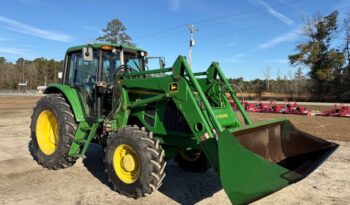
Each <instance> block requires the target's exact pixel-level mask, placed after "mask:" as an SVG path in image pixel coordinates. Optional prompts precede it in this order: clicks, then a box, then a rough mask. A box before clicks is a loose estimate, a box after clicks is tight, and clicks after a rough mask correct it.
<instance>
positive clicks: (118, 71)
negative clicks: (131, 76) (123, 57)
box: [114, 64, 138, 79]
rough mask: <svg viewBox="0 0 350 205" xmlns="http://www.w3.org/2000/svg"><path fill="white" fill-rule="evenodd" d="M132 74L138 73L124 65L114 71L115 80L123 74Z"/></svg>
mask: <svg viewBox="0 0 350 205" xmlns="http://www.w3.org/2000/svg"><path fill="white" fill-rule="evenodd" d="M133 72H138V71H137V70H136V69H134V68H132V67H131V66H129V65H125V64H124V65H121V66H119V67H118V68H116V69H115V71H114V76H115V79H117V78H121V77H122V76H123V75H124V74H125V73H133Z"/></svg>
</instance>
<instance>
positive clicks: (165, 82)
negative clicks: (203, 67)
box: [123, 56, 338, 204]
mask: <svg viewBox="0 0 350 205" xmlns="http://www.w3.org/2000/svg"><path fill="white" fill-rule="evenodd" d="M160 72H164V73H166V72H168V73H169V72H171V75H166V76H165V77H154V78H144V77H142V76H147V75H149V74H154V73H160ZM200 75H202V76H203V75H204V76H206V79H204V80H199V79H197V78H196V76H200ZM124 77H125V79H124V82H123V84H124V86H125V87H126V89H139V90H151V91H152V92H155V93H158V95H157V94H155V95H156V96H153V97H150V98H149V99H143V100H139V101H136V102H134V105H135V106H144V105H146V104H147V103H149V102H156V101H163V100H166V99H167V100H172V101H173V102H174V103H175V104H176V107H177V109H178V110H179V111H180V112H181V113H182V115H183V116H184V118H185V120H186V122H187V124H188V126H189V128H190V129H191V132H192V134H193V136H194V137H195V139H196V141H197V143H198V144H199V146H200V147H201V149H202V151H203V152H204V153H205V155H206V157H207V159H208V161H209V162H210V164H211V165H212V167H213V168H214V170H216V171H217V172H218V173H219V175H220V180H221V183H222V186H223V188H224V190H225V192H226V193H227V195H228V197H229V199H230V200H231V202H232V203H234V204H245V203H249V202H252V201H254V200H257V199H259V198H261V197H264V196H266V195H268V194H271V193H273V192H275V191H277V190H279V189H281V188H283V187H285V186H287V185H289V184H291V183H294V182H296V181H299V180H301V179H303V178H304V177H306V176H307V175H308V174H310V173H311V172H312V171H313V170H314V169H316V168H317V167H318V166H319V165H320V164H321V163H322V162H323V161H324V160H325V159H326V158H327V157H328V156H329V155H330V154H331V153H332V152H333V151H334V150H335V149H336V148H337V146H338V145H337V144H335V143H329V142H327V141H325V140H322V139H319V138H316V137H314V136H311V135H309V134H306V133H303V132H301V131H299V130H297V129H296V128H295V127H294V126H293V125H292V124H291V123H290V122H289V121H288V120H286V119H281V120H276V121H273V122H265V123H256V124H253V123H252V122H251V120H250V119H249V116H248V115H247V113H246V112H245V110H244V108H243V106H242V104H241V103H240V101H239V99H238V98H237V97H236V93H235V91H234V90H233V89H232V87H231V85H230V84H229V83H228V81H227V79H226V78H225V76H224V74H223V73H222V71H221V69H220V67H219V65H218V63H215V62H214V63H212V64H211V65H210V67H209V68H208V70H207V71H206V72H200V73H193V72H192V70H191V68H190V67H189V65H188V63H187V61H186V59H185V58H184V57H183V56H179V57H178V58H177V60H176V61H175V63H174V65H173V66H172V68H168V69H160V70H155V71H145V72H138V73H129V74H126V75H125V76H124ZM135 77H136V78H135ZM214 83H220V84H221V85H222V87H223V88H225V89H226V92H229V94H230V96H231V98H232V99H233V100H234V102H235V104H236V105H237V107H238V110H239V113H240V114H241V115H242V117H243V119H244V122H245V124H246V126H241V123H240V121H239V119H238V117H237V116H236V114H235V113H234V111H233V109H232V108H231V107H230V109H228V108H227V107H226V106H225V105H226V104H227V102H228V99H226V97H225V95H224V94H223V93H222V92H220V93H219V92H218V93H217V96H219V98H221V97H224V98H225V99H224V100H223V103H221V106H219V107H213V106H212V105H211V103H210V102H209V100H208V96H207V95H206V94H207V93H206V92H205V91H204V90H205V89H206V84H208V85H211V84H214ZM214 94H215V93H214ZM225 102H226V104H225ZM222 117H224V118H226V119H225V120H222V119H220V118H222ZM227 122H229V123H227Z"/></svg>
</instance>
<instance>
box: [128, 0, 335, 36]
mask: <svg viewBox="0 0 350 205" xmlns="http://www.w3.org/2000/svg"><path fill="white" fill-rule="evenodd" d="M312 3H313V4H312V5H305V6H301V7H294V8H292V9H282V10H281V9H280V10H279V11H291V10H298V9H302V8H307V7H311V6H314V5H315V3H314V2H312ZM324 3H326V4H328V3H334V1H332V0H330V1H329V2H324V1H323V2H322V4H324ZM319 4H320V3H319ZM281 5H286V4H285V3H279V4H274V5H271V6H273V7H276V6H281ZM260 11H264V9H263V8H258V9H251V10H245V11H242V12H234V13H231V14H226V15H222V16H216V17H212V18H206V19H201V20H197V21H192V22H191V23H193V24H197V25H198V24H202V23H205V22H210V21H215V20H218V19H224V18H229V17H233V16H237V15H243V14H248V13H254V12H260ZM265 15H269V14H267V13H265V14H262V15H258V16H265ZM242 19H244V18H240V20H242ZM249 19H251V17H250V18H249ZM229 23H231V22H229ZM188 24H189V23H185V24H180V25H177V26H173V27H169V28H166V29H163V30H160V31H157V32H153V33H150V34H146V35H143V36H140V37H136V38H135V39H137V40H141V39H145V38H150V37H151V38H152V37H155V36H156V35H161V34H164V33H166V32H168V31H172V30H176V29H179V28H184V27H186V26H187V25H188ZM216 24H217V23H216ZM214 25H215V24H214ZM209 26H210V25H209Z"/></svg>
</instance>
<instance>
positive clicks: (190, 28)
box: [187, 24, 198, 67]
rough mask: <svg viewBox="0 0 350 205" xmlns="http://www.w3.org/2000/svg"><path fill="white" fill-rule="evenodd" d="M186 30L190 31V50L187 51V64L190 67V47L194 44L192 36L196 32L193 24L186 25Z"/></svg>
mask: <svg viewBox="0 0 350 205" xmlns="http://www.w3.org/2000/svg"><path fill="white" fill-rule="evenodd" d="M187 28H188V30H189V31H190V48H189V50H188V62H189V64H190V67H192V47H193V46H194V45H195V44H196V41H195V40H194V39H193V34H194V33H195V32H197V31H198V29H197V28H195V27H194V26H193V24H190V25H188V27H187Z"/></svg>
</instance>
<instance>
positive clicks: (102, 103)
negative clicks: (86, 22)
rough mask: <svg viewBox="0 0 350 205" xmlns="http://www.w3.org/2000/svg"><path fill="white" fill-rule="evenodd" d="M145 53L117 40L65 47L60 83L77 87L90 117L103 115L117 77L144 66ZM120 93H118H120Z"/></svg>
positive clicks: (111, 99)
mask: <svg viewBox="0 0 350 205" xmlns="http://www.w3.org/2000/svg"><path fill="white" fill-rule="evenodd" d="M146 55H147V53H146V51H144V50H142V49H137V48H132V47H128V46H121V45H117V44H110V43H107V44H106V43H105V44H88V45H85V46H77V47H72V48H69V49H68V50H67V53H66V57H65V66H64V70H63V73H64V75H63V76H62V77H63V79H62V83H63V84H66V85H68V86H70V87H72V88H75V89H76V90H77V91H78V95H79V98H80V101H81V102H82V103H81V105H83V107H84V111H85V116H86V117H88V119H90V121H91V122H92V121H95V120H96V119H97V118H103V117H105V116H106V115H107V114H108V113H109V111H110V110H111V109H112V104H113V100H118V99H117V98H114V99H113V95H118V93H117V87H116V86H117V84H116V83H117V80H118V79H119V78H121V77H122V75H123V74H125V73H130V72H140V71H144V70H145V57H146ZM119 96H120V95H119Z"/></svg>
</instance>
